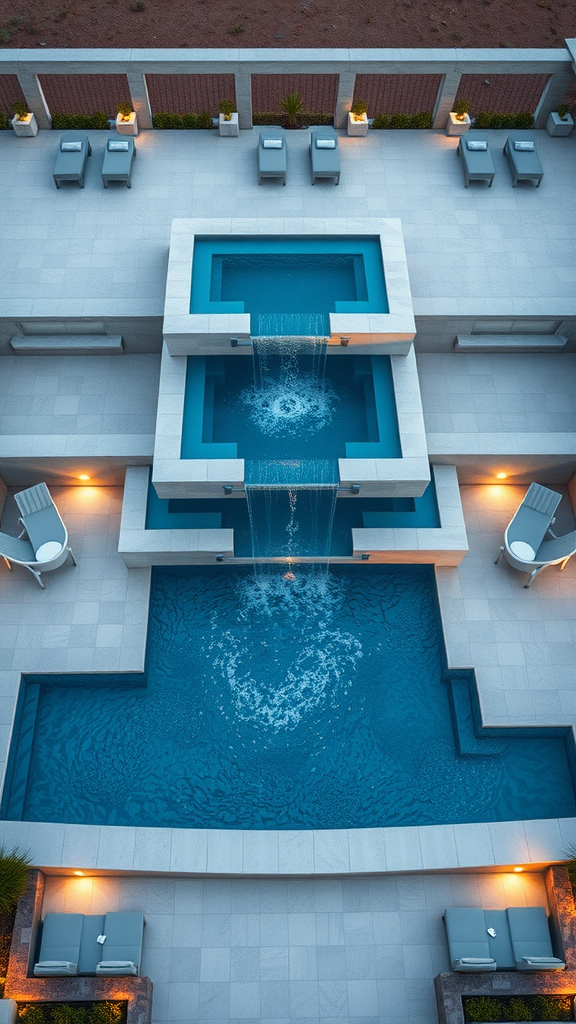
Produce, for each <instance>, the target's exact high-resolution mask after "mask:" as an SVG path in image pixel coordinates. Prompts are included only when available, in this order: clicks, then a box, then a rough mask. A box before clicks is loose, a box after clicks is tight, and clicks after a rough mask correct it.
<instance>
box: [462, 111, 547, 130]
mask: <svg viewBox="0 0 576 1024" xmlns="http://www.w3.org/2000/svg"><path fill="white" fill-rule="evenodd" d="M533 124H534V118H533V116H532V114H530V113H528V111H526V110H524V111H522V113H520V114H500V113H493V114H488V113H487V112H486V111H484V110H481V111H480V113H478V114H476V119H475V121H474V127H475V128H484V129H494V130H497V129H500V130H502V129H514V128H517V129H525V128H532V126H533Z"/></svg>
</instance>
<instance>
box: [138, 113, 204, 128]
mask: <svg viewBox="0 0 576 1024" xmlns="http://www.w3.org/2000/svg"><path fill="white" fill-rule="evenodd" d="M152 123H153V125H154V127H155V128H161V129H163V128H212V127H213V125H212V117H211V115H210V114H209V113H208V112H207V111H206V110H202V111H201V113H199V114H169V113H167V112H166V111H160V113H158V114H154V116H153V118H152Z"/></svg>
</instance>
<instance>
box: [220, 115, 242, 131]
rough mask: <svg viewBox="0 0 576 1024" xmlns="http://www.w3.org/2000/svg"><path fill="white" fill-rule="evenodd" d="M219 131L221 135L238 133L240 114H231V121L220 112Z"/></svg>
mask: <svg viewBox="0 0 576 1024" xmlns="http://www.w3.org/2000/svg"><path fill="white" fill-rule="evenodd" d="M218 131H219V132H220V135H238V133H239V126H238V114H237V113H233V114H231V116H230V120H229V121H227V120H226V118H225V117H224V114H220V116H219V118H218Z"/></svg>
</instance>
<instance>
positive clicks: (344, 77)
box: [334, 71, 356, 128]
mask: <svg viewBox="0 0 576 1024" xmlns="http://www.w3.org/2000/svg"><path fill="white" fill-rule="evenodd" d="M355 83H356V73H355V72H354V71H341V72H340V74H339V75H338V92H337V94H336V110H335V111H334V127H335V128H345V127H346V124H347V121H348V111H349V110H350V107H351V106H352V103H353V101H354V85H355Z"/></svg>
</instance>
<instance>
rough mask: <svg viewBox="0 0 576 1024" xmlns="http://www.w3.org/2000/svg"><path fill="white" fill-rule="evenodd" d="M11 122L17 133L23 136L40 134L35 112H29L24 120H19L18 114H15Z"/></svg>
mask: <svg viewBox="0 0 576 1024" xmlns="http://www.w3.org/2000/svg"><path fill="white" fill-rule="evenodd" d="M10 124H11V125H12V127H13V129H14V131H15V132H16V135H20V136H22V138H25V137H30V136H33V135H38V122H37V120H36V118H35V116H34V114H27V115H26V117H25V119H24V120H23V121H19V120H18V118H17V116H16V115H14V117H13V118H12V120H11V122H10Z"/></svg>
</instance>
